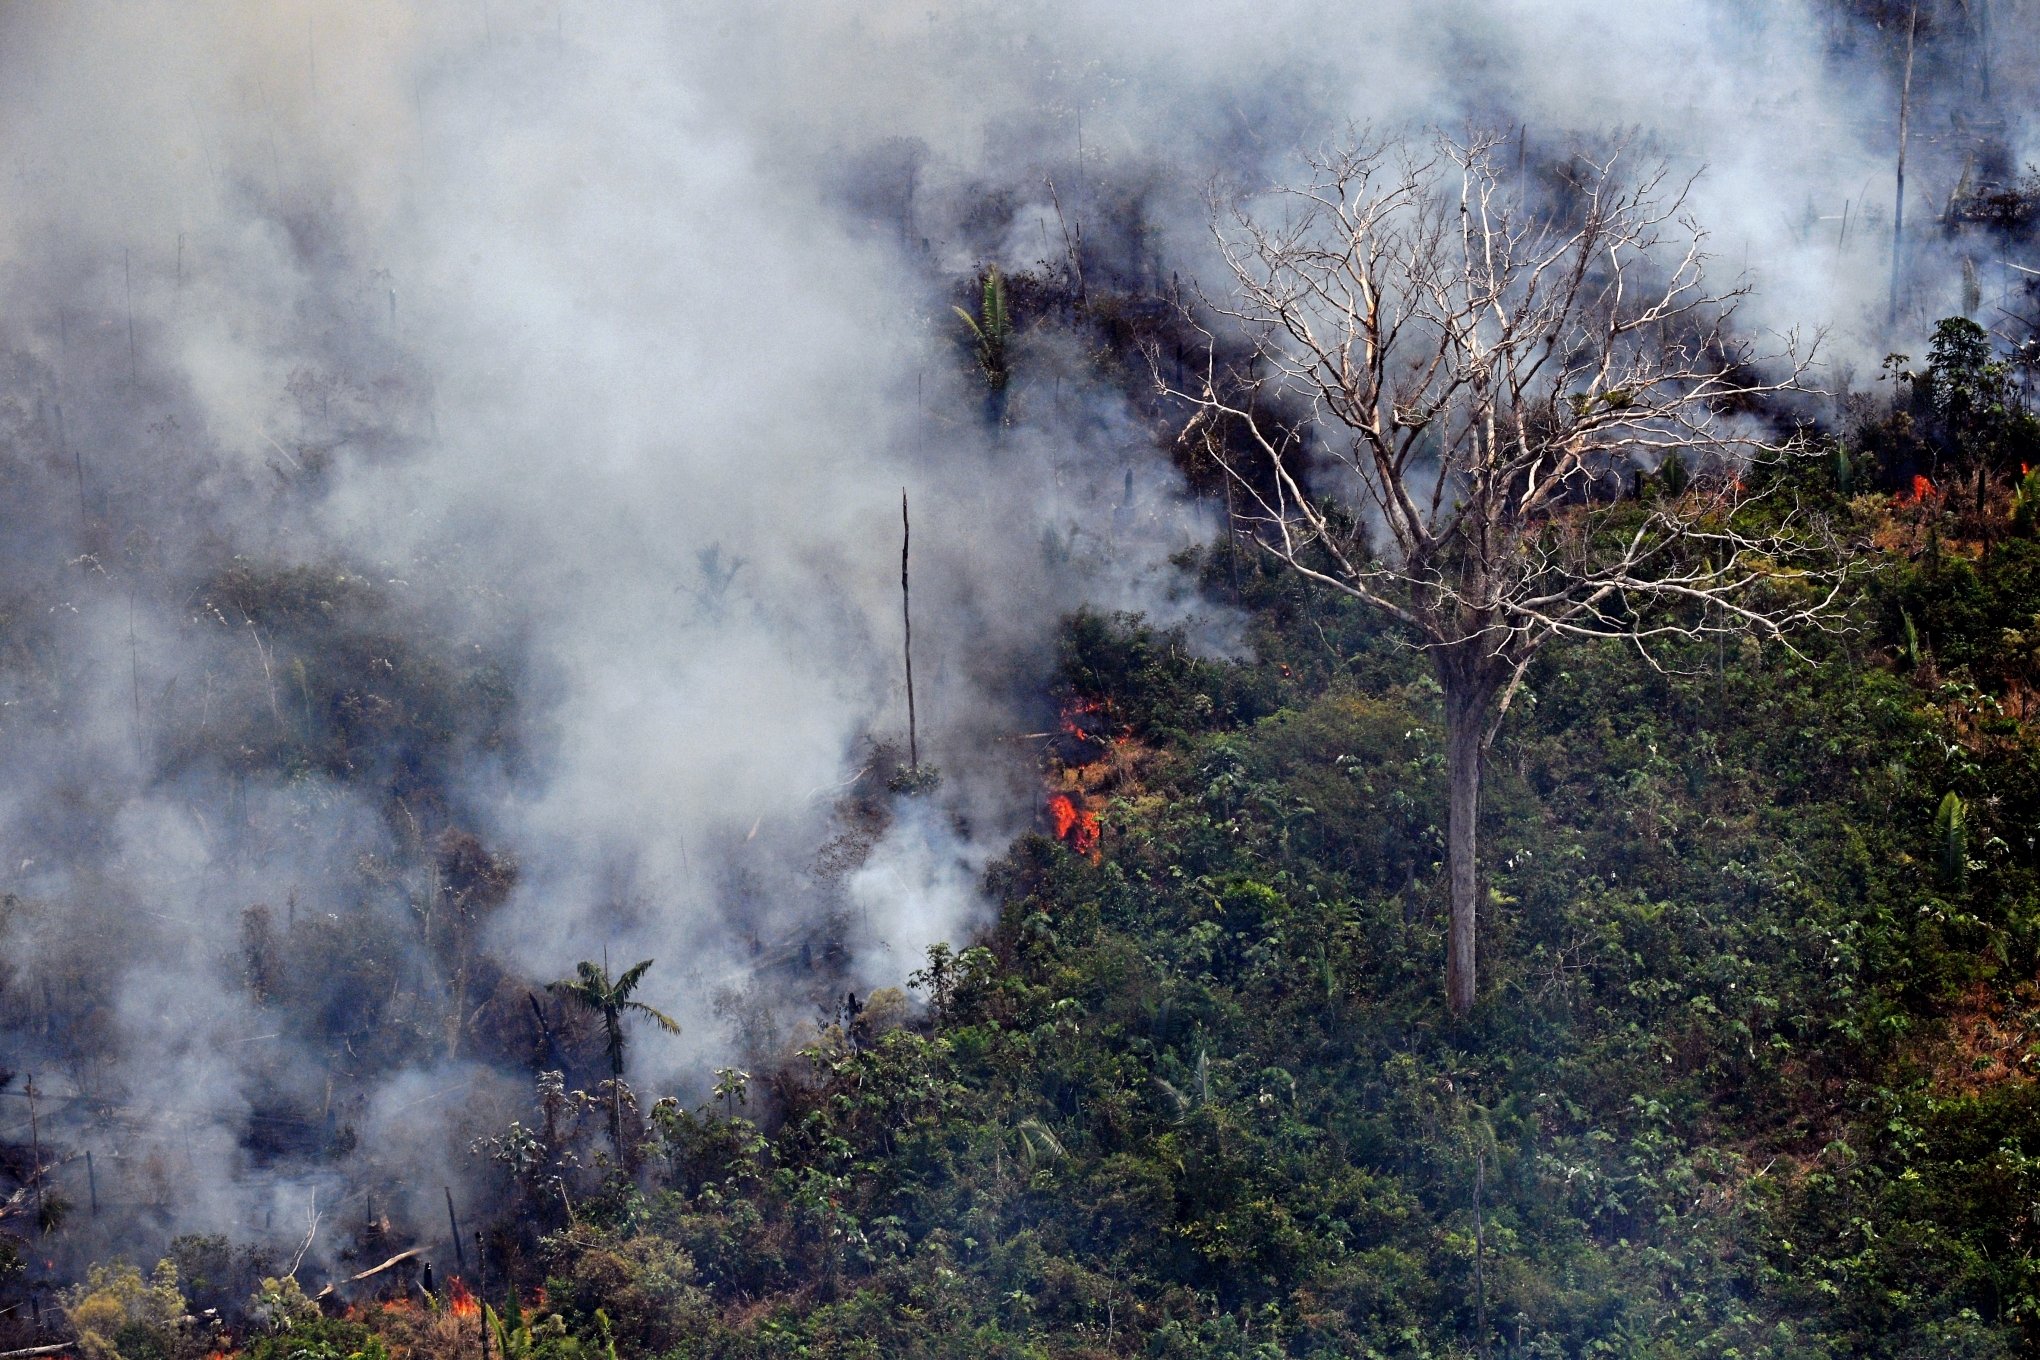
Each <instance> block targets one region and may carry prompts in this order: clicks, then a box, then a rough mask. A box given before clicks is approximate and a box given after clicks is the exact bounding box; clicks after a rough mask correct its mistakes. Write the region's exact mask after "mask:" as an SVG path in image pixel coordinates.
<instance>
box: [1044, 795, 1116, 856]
mask: <svg viewBox="0 0 2040 1360" xmlns="http://www.w3.org/2000/svg"><path fill="white" fill-rule="evenodd" d="M1048 816H1049V820H1051V821H1053V822H1054V823H1055V837H1056V839H1057V840H1059V841H1061V842H1062V843H1063V844H1065V845H1067V846H1069V848H1070V849H1072V850H1074V851H1076V852H1077V853H1078V854H1080V855H1090V854H1095V853H1097V850H1098V836H1099V833H1100V832H1101V831H1102V829H1103V828H1102V827H1101V826H1100V825H1099V822H1098V814H1097V813H1095V812H1091V811H1087V810H1086V809H1084V808H1081V807H1078V806H1077V804H1076V803H1075V802H1073V801H1071V799H1070V798H1069V796H1068V795H1067V794H1061V793H1058V794H1056V795H1055V796H1054V797H1052V798H1050V799H1049V800H1048Z"/></svg>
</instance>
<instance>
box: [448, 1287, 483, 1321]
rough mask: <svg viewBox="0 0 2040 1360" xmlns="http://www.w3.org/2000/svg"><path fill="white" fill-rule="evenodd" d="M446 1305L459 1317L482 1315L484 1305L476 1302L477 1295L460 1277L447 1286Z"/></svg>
mask: <svg viewBox="0 0 2040 1360" xmlns="http://www.w3.org/2000/svg"><path fill="white" fill-rule="evenodd" d="M446 1306H447V1309H448V1310H449V1311H450V1312H452V1314H453V1315H454V1316H455V1317H457V1318H471V1317H480V1316H481V1313H482V1305H481V1304H479V1303H477V1302H475V1296H474V1295H473V1294H470V1293H469V1292H468V1287H467V1286H466V1285H465V1284H463V1283H461V1281H460V1280H459V1279H458V1278H456V1279H455V1280H454V1282H453V1283H452V1284H451V1285H448V1286H447V1290H446Z"/></svg>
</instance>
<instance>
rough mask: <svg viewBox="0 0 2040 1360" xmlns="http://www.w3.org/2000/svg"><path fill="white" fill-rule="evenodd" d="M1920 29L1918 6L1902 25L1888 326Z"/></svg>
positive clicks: (1894, 312)
mask: <svg viewBox="0 0 2040 1360" xmlns="http://www.w3.org/2000/svg"><path fill="white" fill-rule="evenodd" d="M1919 26H1920V7H1919V6H1918V5H1917V4H1915V5H1914V6H1913V7H1912V14H1911V17H1910V18H1909V19H1907V20H1906V26H1905V80H1904V81H1903V82H1902V83H1901V84H1900V86H1899V92H1898V197H1897V201H1896V204H1895V206H1894V207H1893V209H1892V213H1891V312H1890V315H1889V316H1888V317H1887V318H1886V324H1887V325H1889V326H1896V325H1898V268H1899V264H1900V261H1901V260H1902V259H1903V257H1904V251H1905V246H1904V242H1905V143H1906V132H1907V125H1908V122H1909V120H1910V118H1911V115H1912V73H1913V39H1914V37H1915V36H1917V34H1918V32H1919Z"/></svg>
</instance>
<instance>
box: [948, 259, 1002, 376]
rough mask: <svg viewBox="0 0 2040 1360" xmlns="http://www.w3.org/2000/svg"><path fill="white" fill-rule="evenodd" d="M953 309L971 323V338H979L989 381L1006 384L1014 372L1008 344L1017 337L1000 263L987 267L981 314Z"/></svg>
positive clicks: (981, 362) (980, 358)
mask: <svg viewBox="0 0 2040 1360" xmlns="http://www.w3.org/2000/svg"><path fill="white" fill-rule="evenodd" d="M949 310H951V311H952V312H955V313H956V315H957V316H958V317H960V318H961V319H962V321H963V324H964V325H966V326H968V327H970V334H971V339H972V340H974V341H975V342H976V357H977V364H978V370H979V371H980V372H981V373H983V374H984V377H985V382H986V383H987V384H989V385H990V386H991V387H992V388H993V389H995V390H996V389H999V388H1003V387H1004V386H1005V385H1006V382H1007V379H1009V378H1010V377H1011V376H1012V372H1011V370H1010V369H1009V367H1008V365H1007V356H1006V344H1007V342H1008V341H1009V340H1011V339H1012V338H1013V322H1012V318H1011V316H1010V315H1009V314H1008V313H1007V310H1006V281H1005V279H1003V278H1001V277H1000V275H999V267H998V266H997V265H992V266H991V267H989V268H987V269H986V270H985V286H984V296H983V297H982V298H981V299H980V300H979V303H978V313H979V314H978V315H977V316H972V315H971V314H970V313H969V312H967V311H965V310H964V309H963V308H961V307H951V308H950V309H949Z"/></svg>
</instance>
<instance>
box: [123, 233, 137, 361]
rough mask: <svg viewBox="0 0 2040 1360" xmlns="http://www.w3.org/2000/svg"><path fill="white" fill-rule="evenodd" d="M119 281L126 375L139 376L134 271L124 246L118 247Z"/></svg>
mask: <svg viewBox="0 0 2040 1360" xmlns="http://www.w3.org/2000/svg"><path fill="white" fill-rule="evenodd" d="M120 283H121V290H122V291H123V292H124V293H126V294H127V323H128V377H129V378H130V379H133V378H139V377H140V376H141V373H142V367H141V363H140V362H139V361H138V360H137V359H136V358H135V273H134V266H133V265H132V264H131V263H130V262H129V259H128V249H127V247H126V246H122V247H121V248H120Z"/></svg>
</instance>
